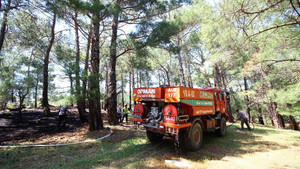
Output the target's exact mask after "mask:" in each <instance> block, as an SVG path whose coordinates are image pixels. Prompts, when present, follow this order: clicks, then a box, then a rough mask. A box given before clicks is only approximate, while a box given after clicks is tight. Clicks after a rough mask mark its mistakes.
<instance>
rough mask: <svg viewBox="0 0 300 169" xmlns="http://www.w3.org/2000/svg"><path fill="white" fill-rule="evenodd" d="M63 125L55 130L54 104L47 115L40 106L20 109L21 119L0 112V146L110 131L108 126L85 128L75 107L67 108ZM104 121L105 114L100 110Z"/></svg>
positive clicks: (96, 135) (72, 139)
mask: <svg viewBox="0 0 300 169" xmlns="http://www.w3.org/2000/svg"><path fill="white" fill-rule="evenodd" d="M68 111H69V112H68V114H67V122H66V128H63V129H58V107H56V108H55V107H52V108H51V115H50V117H44V114H43V109H24V110H23V111H22V117H23V122H22V123H20V122H19V114H18V112H10V113H7V112H6V113H5V112H1V113H0V131H1V132H0V145H7V144H18V143H25V144H26V143H28V144H49V143H52V144H55V143H69V142H75V141H82V140H86V139H94V138H99V137H101V136H104V135H106V134H108V133H110V130H109V128H105V129H104V130H99V131H93V132H89V131H88V124H82V123H81V122H80V120H79V117H78V111H77V109H76V108H70V109H69V110H68ZM102 117H103V119H104V123H107V113H106V112H105V111H102Z"/></svg>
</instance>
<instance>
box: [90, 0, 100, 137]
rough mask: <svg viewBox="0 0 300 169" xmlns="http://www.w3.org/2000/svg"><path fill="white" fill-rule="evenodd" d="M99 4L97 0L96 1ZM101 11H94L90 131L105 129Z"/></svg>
mask: <svg viewBox="0 0 300 169" xmlns="http://www.w3.org/2000/svg"><path fill="white" fill-rule="evenodd" d="M94 2H97V0H94ZM99 15H100V11H97V10H96V11H94V13H93V19H92V25H93V35H92V51H91V69H90V77H89V90H90V92H89V93H90V95H89V114H90V116H89V123H90V127H89V130H90V131H92V130H99V129H103V121H102V117H101V108H100V87H99V64H100V58H99V54H100V50H99V47H100V46H99V36H100V33H99V28H100V24H99V22H100V16H99Z"/></svg>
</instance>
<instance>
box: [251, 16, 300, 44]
mask: <svg viewBox="0 0 300 169" xmlns="http://www.w3.org/2000/svg"><path fill="white" fill-rule="evenodd" d="M297 24H300V23H299V22H298V21H295V22H289V23H284V24H281V25H275V26H272V27H269V28H267V29H264V30H261V31H258V32H256V33H254V34H252V35H250V36H248V37H247V39H246V40H248V39H250V38H251V37H253V36H256V35H258V34H260V33H263V32H266V31H269V30H272V29H277V28H280V27H283V26H290V25H297Z"/></svg>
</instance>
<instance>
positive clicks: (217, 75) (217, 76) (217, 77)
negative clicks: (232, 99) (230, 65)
mask: <svg viewBox="0 0 300 169" xmlns="http://www.w3.org/2000/svg"><path fill="white" fill-rule="evenodd" d="M214 73H215V78H214V79H215V87H217V88H219V89H220V88H221V87H222V85H221V74H220V69H219V66H218V65H217V64H215V69H214Z"/></svg>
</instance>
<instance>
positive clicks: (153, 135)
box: [147, 130, 164, 143]
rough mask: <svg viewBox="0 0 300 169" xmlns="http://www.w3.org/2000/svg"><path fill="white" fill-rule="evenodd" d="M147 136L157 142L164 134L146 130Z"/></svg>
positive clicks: (151, 140)
mask: <svg viewBox="0 0 300 169" xmlns="http://www.w3.org/2000/svg"><path fill="white" fill-rule="evenodd" d="M147 137H148V139H149V141H150V142H152V143H159V142H161V141H162V140H163V137H164V135H163V134H160V133H154V132H152V131H149V130H147Z"/></svg>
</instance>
